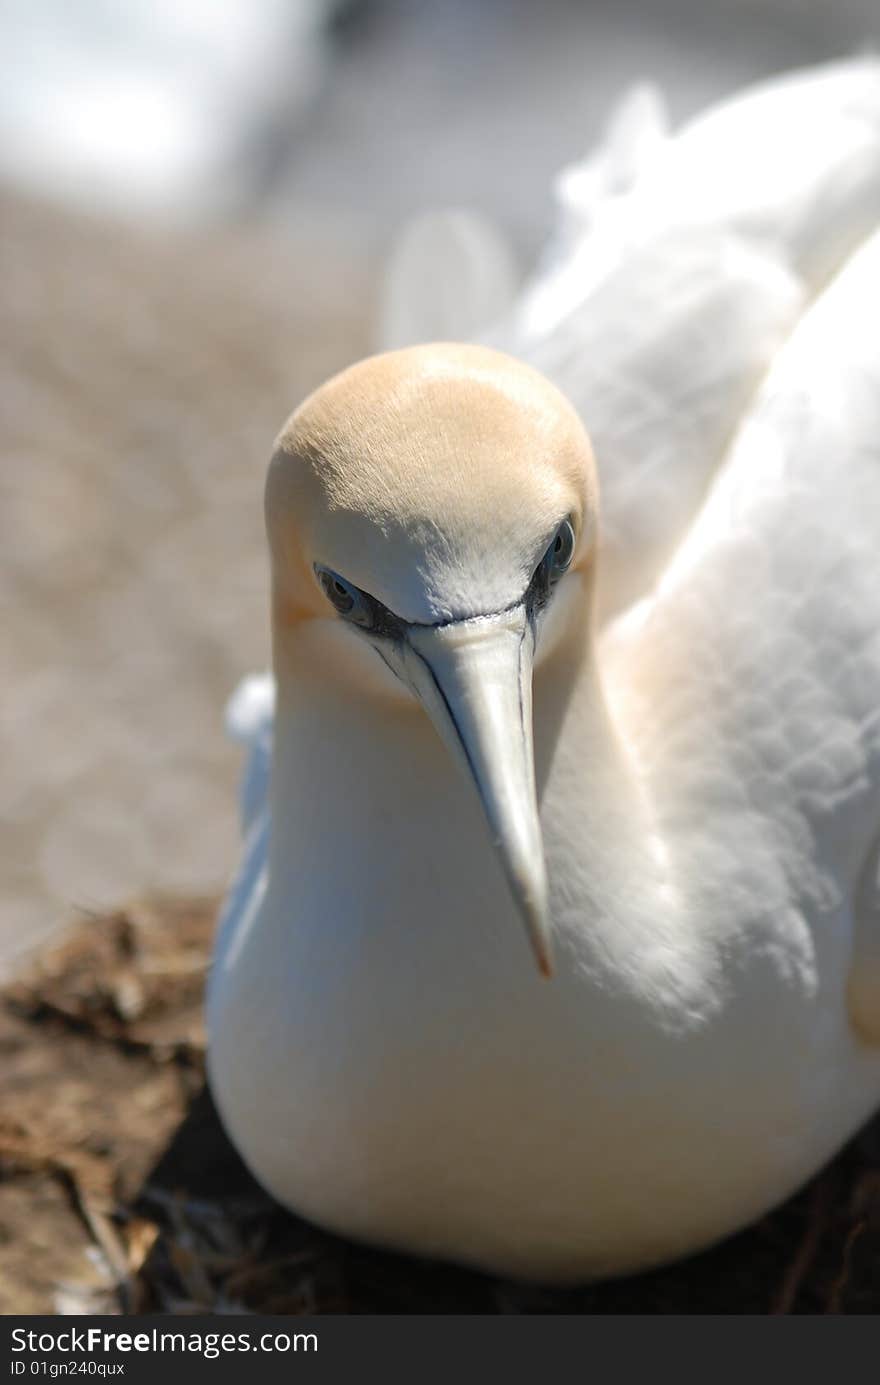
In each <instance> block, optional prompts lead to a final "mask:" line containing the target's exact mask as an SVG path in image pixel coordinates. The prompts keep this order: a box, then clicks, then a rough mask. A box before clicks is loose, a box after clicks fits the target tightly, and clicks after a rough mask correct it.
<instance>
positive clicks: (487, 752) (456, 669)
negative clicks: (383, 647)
mask: <svg viewBox="0 0 880 1385" xmlns="http://www.w3.org/2000/svg"><path fill="white" fill-rule="evenodd" d="M533 652H534V641H533V636H532V630H531V626H530V623H529V620H528V615H527V612H526V608H525V606H524V605H523V606H518V607H515V608H514V609H512V610H509V611H504V612H502V613H501V614H500V615H496V616H488V617H480V618H479V619H475V620H463V621H455V622H452V623H451V624H449V625H440V626H419V625H414V626H410V627H409V629H408V632H407V639H406V642H405V643H404V645H403V646H402V649H401V659H402V668H401V673H402V676H403V677H404V678H405V681H406V682H407V683H408V684H409V686H410V687H411V688H412V689H413V691H414V692H415V693H416V695H417V696H418V697H419V698H420V699H421V701H422V703H423V705H424V707H425V710H426V711H427V713H428V715H429V717H430V718H431V720H432V722H433V723H434V726H435V727H436V728H437V730H438V732H439V733H440V736H441V738H442V739H443V741H444V743H445V744H446V746H447V748H448V749H449V750H450V752H451V753H452V754H453V755H454V757H455V758H456V759H457V760H458V762H459V763H460V765H461V766H462V768H463V769H464V771H465V773H466V774H467V776H468V778H469V779H470V780H471V782H472V783H473V785H474V787H475V788H476V790H477V793H478V794H479V797H480V802H481V803H482V805H483V811H484V813H485V815H486V819H487V821H488V824H489V829H490V831H491V834H492V839H493V842H494V844H495V847H496V849H497V851H498V854H499V856H500V858H501V863H502V865H503V867H504V871H505V873H506V875H507V879H508V881H509V883H510V888H511V891H512V893H513V897H514V900H515V901H516V904H517V907H518V909H519V912H520V914H521V915H522V918H523V920H524V922H525V925H526V929H527V931H528V935H529V940H530V942H531V945H532V949H533V951H534V954H535V958H536V960H537V963H538V970H539V971H540V972H541V974H542V975H543V976H550V975H552V971H553V960H552V952H551V939H550V915H549V904H548V890H547V868H546V864H545V860H544V843H543V840H542V837H541V823H540V820H539V817H538V800H537V794H536V791H535V760H534V747H533V740H532V659H533Z"/></svg>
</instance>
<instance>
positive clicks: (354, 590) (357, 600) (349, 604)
mask: <svg viewBox="0 0 880 1385" xmlns="http://www.w3.org/2000/svg"><path fill="white" fill-rule="evenodd" d="M315 576H316V577H317V579H318V583H319V585H320V587H321V590H322V591H323V593H324V595H325V596H326V598H327V600H328V601H329V602H330V605H331V606H332V607H333V609H334V610H335V611H336V613H337V615H340V616H342V618H343V620H350V621H352V622H353V623H354V624H355V625H360V626H362V627H363V628H364V629H366V630H369V629H371V628H372V626H373V625H374V624H375V616H374V612H373V601H372V598H371V597H369V596H367V593H366V592H362V591H361V589H360V587H356V586H355V585H354V583H353V582H347V581H346V580H345V578H344V577H340V576H339V573H338V572H334V571H333V570H332V568H329V567H321V566H320V565H319V564H318V563H315Z"/></svg>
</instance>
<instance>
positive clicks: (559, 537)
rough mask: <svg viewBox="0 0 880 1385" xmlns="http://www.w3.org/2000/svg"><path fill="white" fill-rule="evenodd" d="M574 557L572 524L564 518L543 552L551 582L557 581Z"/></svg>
mask: <svg viewBox="0 0 880 1385" xmlns="http://www.w3.org/2000/svg"><path fill="white" fill-rule="evenodd" d="M573 557H574V525H573V524H572V522H571V520H570V519H564V520H563V521H562V523H561V524H560V526H559V528H558V529H557V530H556V533H555V534H554V536H553V542H552V543H551V544H550V547H549V548H548V549H547V552H546V553H545V554H544V563H545V565H546V568H547V575H548V577H549V578H550V581H551V582H555V581H557V579H558V578H560V577H561V576H562V574H563V573H564V572H566V571H567V570H568V568H569V567H570V565H571V560H572V558H573Z"/></svg>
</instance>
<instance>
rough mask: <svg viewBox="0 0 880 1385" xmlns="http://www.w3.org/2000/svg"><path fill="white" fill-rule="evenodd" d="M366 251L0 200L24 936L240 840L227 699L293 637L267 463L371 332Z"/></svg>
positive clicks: (0, 505)
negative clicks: (272, 574)
mask: <svg viewBox="0 0 880 1385" xmlns="http://www.w3.org/2000/svg"><path fill="white" fill-rule="evenodd" d="M371 283H372V277H371V272H370V267H369V265H368V264H367V262H366V259H365V258H362V259H361V260H360V261H355V260H354V259H353V257H352V255H351V253H350V251H349V250H343V249H341V248H339V247H338V246H336V245H334V242H333V239H332V236H330V235H327V234H325V235H323V236H322V237H321V239H320V242H317V241H316V240H313V239H309V238H308V237H306V236H303V237H300V238H299V239H298V238H297V236H296V234H295V233H290V234H289V235H288V237H287V241H286V244H285V245H284V248H283V250H282V249H281V248H279V247H278V246H277V245H275V244H273V242H272V241H271V239H270V238H269V237H268V236H258V235H256V234H255V233H250V234H247V233H238V234H236V233H232V232H228V233H219V232H213V233H211V234H210V236H208V235H204V236H195V235H190V236H183V235H177V236H174V235H172V234H170V233H169V234H166V235H164V236H158V235H156V234H153V235H147V234H136V233H134V232H133V231H131V230H129V229H126V228H124V227H122V226H119V227H115V228H114V227H112V226H107V225H104V224H99V223H97V222H90V221H88V220H87V219H83V218H78V217H74V216H72V215H68V214H63V213H61V212H59V211H58V210H54V209H49V208H46V207H42V206H39V205H37V204H32V203H26V202H24V201H22V200H21V199H19V198H16V197H14V196H12V195H7V196H6V197H5V198H4V199H3V201H2V205H0V315H2V319H3V323H4V331H3V334H2V341H0V413H2V418H3V425H4V428H3V431H4V437H3V452H2V464H0V603H2V610H0V621H2V628H3V645H4V664H5V669H6V671H5V674H4V695H3V699H2V707H0V761H2V764H3V775H2V779H0V819H2V834H3V867H2V874H0V956H3V957H6V958H9V957H10V956H11V955H13V954H14V953H15V952H16V951H17V950H18V948H19V947H20V946H21V945H23V944H24V943H26V942H35V941H36V940H37V938H38V936H39V935H40V934H41V933H43V932H45V930H46V929H48V928H49V927H51V926H52V925H54V924H55V923H57V922H58V921H59V920H60V919H62V918H65V917H67V916H68V915H69V914H70V913H71V911H79V910H94V909H100V908H101V907H102V906H104V905H108V904H110V903H113V902H115V901H117V900H119V899H120V898H124V897H127V896H128V895H130V894H131V893H132V892H133V891H136V890H138V889H140V888H142V887H143V886H144V885H148V884H152V885H156V886H158V887H160V888H163V889H169V890H177V891H182V892H188V891H199V890H202V889H206V888H216V886H217V884H218V883H219V882H222V880H223V878H224V876H225V873H226V872H227V871H228V870H229V869H230V868H231V865H232V863H233V862H234V859H235V852H236V849H237V848H236V830H235V822H234V801H235V781H236V776H237V759H238V757H237V752H236V751H235V750H234V748H232V747H230V746H229V745H228V744H227V743H226V742H225V739H224V736H223V731H222V724H221V717H222V707H223V702H224V699H225V697H226V695H227V694H228V693H229V691H230V690H231V689H232V688H233V686H234V685H235V682H236V680H237V679H238V677H239V676H240V675H241V674H242V673H244V672H246V671H247V670H248V669H250V668H254V667H257V668H259V667H261V666H264V665H265V663H266V660H267V655H268V638H267V600H266V563H265V555H264V541H263V529H262V497H261V490H262V476H263V470H264V467H265V463H266V460H267V457H268V454H269V450H270V448H271V443H272V439H273V437H274V435H275V433H276V432H277V429H278V427H279V426H280V423H281V422H282V421H283V419H284V417H285V415H286V413H287V412H288V411H289V410H290V409H291V408H292V407H293V405H294V404H296V403H297V402H298V401H299V399H300V398H301V397H302V395H303V394H304V393H305V392H306V391H307V390H308V389H309V388H311V387H312V386H313V385H314V384H316V383H318V382H319V381H320V380H321V379H322V378H323V377H324V376H325V375H327V374H328V373H329V372H331V371H332V370H334V369H336V368H338V367H339V366H341V365H343V364H345V363H346V362H347V361H348V360H350V359H351V358H352V357H354V356H355V355H357V354H359V353H360V352H361V351H362V350H363V349H365V346H366V336H365V325H364V324H365V322H366V321H367V319H368V317H369V305H370V292H371Z"/></svg>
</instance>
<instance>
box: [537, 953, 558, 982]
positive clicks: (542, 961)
mask: <svg viewBox="0 0 880 1385" xmlns="http://www.w3.org/2000/svg"><path fill="white" fill-rule="evenodd" d="M554 973H555V968H554V966H553V958H552V957H551V956H550V954H549V953H544V954H543V955H542V956H540V957H539V958H538V974H539V976H542V977H543V978H544V980H545V981H552V980H553V976H554Z"/></svg>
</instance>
